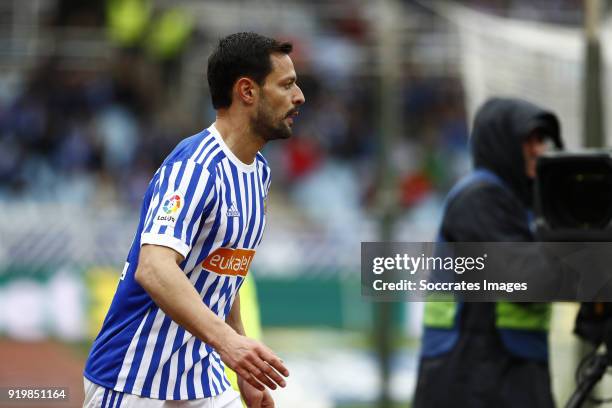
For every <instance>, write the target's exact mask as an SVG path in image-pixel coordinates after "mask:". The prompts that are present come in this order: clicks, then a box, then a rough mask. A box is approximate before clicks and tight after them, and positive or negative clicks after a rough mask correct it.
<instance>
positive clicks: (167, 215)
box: [155, 192, 185, 225]
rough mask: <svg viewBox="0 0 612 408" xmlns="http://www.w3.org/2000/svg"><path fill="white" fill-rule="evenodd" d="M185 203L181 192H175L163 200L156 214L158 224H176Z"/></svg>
mask: <svg viewBox="0 0 612 408" xmlns="http://www.w3.org/2000/svg"><path fill="white" fill-rule="evenodd" d="M184 205H185V199H184V198H183V195H182V194H181V193H179V192H173V193H170V194H168V195H166V197H164V199H163V200H162V203H161V206H160V208H159V210H158V211H157V215H156V216H155V221H156V223H157V224H162V225H174V224H175V223H176V219H177V217H178V215H179V213H180V212H181V209H182V208H183V207H184Z"/></svg>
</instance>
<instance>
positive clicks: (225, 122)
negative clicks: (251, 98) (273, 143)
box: [215, 112, 265, 164]
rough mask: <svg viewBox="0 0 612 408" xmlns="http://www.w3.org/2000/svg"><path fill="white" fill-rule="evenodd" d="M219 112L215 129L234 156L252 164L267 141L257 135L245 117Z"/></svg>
mask: <svg viewBox="0 0 612 408" xmlns="http://www.w3.org/2000/svg"><path fill="white" fill-rule="evenodd" d="M236 116H238V115H231V114H230V113H229V112H218V113H217V119H216V121H215V127H216V128H217V130H218V131H219V134H220V135H221V138H222V139H223V141H224V142H225V144H226V145H227V147H228V148H229V149H230V150H231V151H232V153H234V155H235V156H236V157H237V158H238V159H239V160H240V161H241V162H243V163H245V164H251V163H253V160H255V156H256V155H257V152H259V151H260V150H261V148H262V147H263V146H264V144H265V141H264V140H263V139H262V138H260V137H258V136H257V135H255V134H254V133H253V132H252V130H251V127H250V126H249V122H248V119H247V118H246V116H245V115H240V116H238V117H236Z"/></svg>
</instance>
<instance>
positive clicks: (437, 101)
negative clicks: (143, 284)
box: [0, 0, 612, 408]
mask: <svg viewBox="0 0 612 408" xmlns="http://www.w3.org/2000/svg"><path fill="white" fill-rule="evenodd" d="M583 19H584V12H583V2H582V1H580V0H548V1H538V2H532V1H527V0H525V1H520V0H495V1H493V0H471V1H461V2H434V1H425V0H423V1H408V0H406V1H391V0H389V1H384V0H380V1H365V0H334V1H325V2H324V1H305V0H303V1H296V2H284V1H279V0H258V1H236V0H224V1H220V0H215V1H196V0H176V1H170V0H107V1H102V0H100V1H79V0H0V214H1V216H0V335H1V339H0V359H1V360H0V387H8V386H50V385H54V386H67V387H69V388H70V395H71V401H70V404H69V405H68V406H79V404H80V402H81V401H82V379H81V371H82V367H83V364H84V359H85V357H86V355H87V351H88V348H89V346H90V344H91V341H92V340H93V337H94V336H95V334H96V333H97V331H98V329H99V327H100V325H101V322H102V319H103V318H104V315H105V313H106V309H107V306H108V304H109V302H110V299H111V297H112V295H113V293H114V290H115V287H116V284H117V280H118V276H119V274H120V268H121V267H122V265H123V262H124V258H125V256H126V255H127V251H128V248H129V246H130V243H131V240H132V238H133V234H134V231H135V225H136V222H137V218H138V217H137V211H138V208H139V205H140V202H141V199H142V195H143V193H144V191H145V188H146V185H147V183H148V181H149V179H150V177H151V176H152V174H153V172H154V171H155V169H156V168H157V166H158V165H159V164H160V163H161V161H162V159H163V158H164V157H165V155H166V154H167V153H169V151H170V150H171V149H172V148H173V146H174V145H175V144H176V143H177V142H178V141H179V140H180V139H182V138H183V137H186V136H189V135H191V134H194V133H197V132H198V131H199V130H200V129H201V128H203V127H205V126H208V124H209V123H211V122H212V121H213V120H214V110H213V109H212V106H211V103H210V101H209V95H208V90H207V84H206V80H205V66H206V58H207V56H208V54H209V52H210V50H211V49H212V47H213V46H214V44H215V43H216V41H217V40H218V39H219V38H220V37H222V36H224V35H226V34H229V33H232V32H236V31H256V32H260V33H263V34H267V35H270V36H274V37H278V38H282V39H289V40H291V41H293V42H294V46H295V51H294V53H293V54H292V57H293V60H294V63H295V65H296V70H297V72H298V76H299V81H298V82H299V85H300V86H301V88H302V90H303V91H304V94H305V96H306V100H307V102H306V104H305V105H304V106H303V108H302V109H301V114H300V117H299V118H298V120H297V122H296V125H295V129H294V130H295V131H294V137H293V138H292V139H290V140H288V141H285V142H276V143H270V144H269V145H268V146H266V147H265V150H264V155H265V156H266V157H267V159H268V161H269V163H270V165H271V167H272V171H273V183H272V192H271V196H270V200H269V203H268V210H269V211H268V226H267V231H266V233H265V237H264V240H263V243H262V246H261V247H260V250H259V251H258V255H257V257H256V258H255V261H254V263H253V270H252V272H253V275H254V277H255V280H256V284H257V290H258V295H259V304H260V315H261V323H262V326H263V337H264V341H265V342H266V343H267V344H269V345H270V346H271V347H272V348H273V349H274V350H276V351H277V352H278V353H280V354H281V356H282V357H283V358H284V359H285V361H286V363H287V365H288V367H289V368H290V370H291V372H292V375H291V378H290V382H289V386H288V388H287V389H286V390H283V391H279V392H275V393H274V395H275V399H276V400H277V404H278V406H280V407H309V408H316V407H321V408H323V407H372V406H377V401H378V397H379V394H380V392H381V386H382V385H383V384H382V379H383V378H384V376H381V374H380V372H379V363H378V358H377V352H376V350H377V346H376V339H377V338H378V337H377V333H376V330H378V329H377V327H379V326H376V325H375V323H376V319H375V318H374V317H373V316H375V314H374V313H375V308H374V305H373V304H372V303H368V302H365V301H363V300H362V299H361V297H360V277H359V259H360V242H362V241H375V240H380V239H381V237H383V238H385V237H386V238H387V239H393V240H397V241H430V240H433V239H434V237H435V231H436V227H437V224H438V222H439V218H440V210H441V203H442V200H443V198H444V195H445V193H446V192H447V191H448V189H449V188H450V186H451V185H452V184H453V183H454V182H455V181H456V180H457V179H458V178H459V177H460V176H461V175H463V174H464V173H465V172H466V171H467V170H468V169H469V157H468V147H467V140H468V124H469V121H470V118H471V114H472V113H473V111H474V109H475V108H476V107H477V106H478V105H479V104H480V103H482V102H483V101H484V99H485V98H486V97H487V96H489V95H493V94H501V95H515V96H521V97H524V98H528V99H531V100H533V101H535V102H539V103H542V104H545V105H547V106H550V107H552V108H553V109H554V110H555V111H556V112H557V113H559V114H560V116H561V120H562V125H563V133H564V138H565V140H566V141H567V143H568V145H569V146H570V147H578V146H580V145H581V126H582V125H581V123H582V122H581V120H582V110H581V109H582V90H581V89H582V88H581V84H582V79H583V64H582V62H581V61H582V60H583V57H584V40H583V37H584V35H583V31H582V25H583ZM607 22H608V20H607V19H604V20H603V22H602V34H601V35H602V43H603V44H604V45H605V44H606V42H607V41H606V40H605V39H606V38H611V39H612V37H611V36H612V24H607ZM611 52H612V50H609V49H608V48H605V47H604V61H605V63H606V65H607V66H610V64H611V63H612V55H611ZM606 89H609V90H612V88H610V87H609V85H608V87H607V88H606ZM604 93H605V92H604ZM608 93H609V92H608ZM604 116H605V115H604ZM607 126H608V127H609V126H612V124H611V123H610V122H608V123H607ZM610 133H611V132H608V134H610ZM381 152H382V153H381ZM574 308H575V307H574V306H573V305H568V304H565V305H557V306H556V314H555V321H554V327H553V334H554V335H552V336H551V339H552V341H553V352H552V354H553V378H554V385H555V394H556V398H557V401H558V402H562V401H564V400H565V398H566V397H567V395H568V393H569V392H570V391H571V389H572V387H573V382H572V381H573V380H572V377H573V369H574V367H575V365H576V364H577V362H576V357H575V355H576V353H575V352H574V348H575V340H574V339H573V338H572V336H571V335H570V334H569V333H570V331H571V327H572V324H573V318H574ZM420 314H421V305H419V304H416V303H409V304H399V305H393V306H392V307H391V316H392V319H391V321H392V326H393V327H392V331H391V334H392V342H391V346H392V354H391V355H392V358H391V365H390V368H389V369H390V377H389V389H390V393H391V396H392V399H393V400H394V401H396V402H397V403H398V405H397V406H400V405H402V406H408V402H409V401H410V399H411V396H412V392H413V387H414V381H415V374H416V364H417V359H416V358H417V354H418V339H419V334H420ZM19 406H25V405H23V404H20V405H19Z"/></svg>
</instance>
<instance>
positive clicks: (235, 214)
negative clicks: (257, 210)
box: [227, 202, 240, 217]
mask: <svg viewBox="0 0 612 408" xmlns="http://www.w3.org/2000/svg"><path fill="white" fill-rule="evenodd" d="M227 216H228V217H240V212H238V208H236V203H234V202H232V205H230V207H229V208H228V209H227Z"/></svg>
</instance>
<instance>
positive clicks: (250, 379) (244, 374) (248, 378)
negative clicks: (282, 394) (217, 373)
mask: <svg viewBox="0 0 612 408" xmlns="http://www.w3.org/2000/svg"><path fill="white" fill-rule="evenodd" d="M235 371H236V374H238V375H239V376H240V377H242V379H243V380H245V381H246V382H248V383H249V384H251V385H252V386H253V387H255V388H257V389H258V390H259V391H265V390H266V387H264V386H263V384H262V383H260V382H259V381H257V379H256V378H255V377H253V376H252V375H251V373H249V371H248V370H247V369H246V368H243V367H240V368H238V369H236V370H235Z"/></svg>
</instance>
